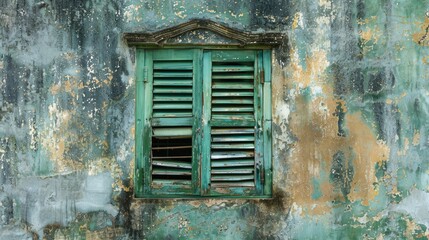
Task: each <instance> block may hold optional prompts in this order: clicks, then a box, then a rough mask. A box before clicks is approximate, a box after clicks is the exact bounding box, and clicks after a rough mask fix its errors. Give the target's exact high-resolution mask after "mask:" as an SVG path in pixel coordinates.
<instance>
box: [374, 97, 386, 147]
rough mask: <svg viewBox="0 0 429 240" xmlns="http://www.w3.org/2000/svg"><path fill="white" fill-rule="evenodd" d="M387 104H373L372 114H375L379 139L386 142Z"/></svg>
mask: <svg viewBox="0 0 429 240" xmlns="http://www.w3.org/2000/svg"><path fill="white" fill-rule="evenodd" d="M385 108H386V103H385V102H374V103H373V104H372V112H373V114H374V121H375V125H376V128H377V139H379V140H384V141H385V140H386V130H385V122H384V120H385V114H386V111H385Z"/></svg>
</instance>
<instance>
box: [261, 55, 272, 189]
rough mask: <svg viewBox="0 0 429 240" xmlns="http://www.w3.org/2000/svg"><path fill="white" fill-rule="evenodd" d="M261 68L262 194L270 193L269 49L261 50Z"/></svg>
mask: <svg viewBox="0 0 429 240" xmlns="http://www.w3.org/2000/svg"><path fill="white" fill-rule="evenodd" d="M262 67H263V69H264V80H265V83H264V86H263V88H264V89H263V90H264V91H263V103H264V105H263V109H262V110H263V122H264V159H263V160H264V166H263V167H264V168H265V171H264V174H265V177H264V179H265V182H264V192H263V194H264V195H268V196H271V195H272V181H273V175H272V169H273V168H272V117H271V116H272V105H271V101H272V100H271V97H272V90H271V51H270V50H264V51H263V66H262Z"/></svg>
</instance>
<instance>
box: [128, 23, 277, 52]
mask: <svg viewBox="0 0 429 240" xmlns="http://www.w3.org/2000/svg"><path fill="white" fill-rule="evenodd" d="M124 38H125V40H126V41H127V43H128V44H129V45H139V46H146V47H162V46H165V45H167V46H179V45H194V46H195V45H204V46H207V45H222V46H225V45H229V46H242V47H248V46H250V47H251V46H271V47H274V46H277V45H280V44H282V43H283V42H284V41H285V40H286V36H285V35H284V34H282V33H278V32H261V33H259V32H258V33H254V32H244V31H240V30H237V29H234V28H230V27H227V26H224V25H222V24H219V23H216V22H213V21H211V20H207V19H194V20H191V21H189V22H186V23H182V24H179V25H177V26H174V27H170V28H167V29H164V30H161V31H157V32H152V33H125V34H124Z"/></svg>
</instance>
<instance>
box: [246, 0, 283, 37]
mask: <svg viewBox="0 0 429 240" xmlns="http://www.w3.org/2000/svg"><path fill="white" fill-rule="evenodd" d="M290 9H291V3H290V0H265V1H259V0H252V1H251V9H250V16H251V19H250V27H251V28H252V29H253V30H256V29H258V28H262V29H267V30H281V29H284V28H285V26H286V25H287V24H288V23H290V22H291V19H290V16H291V14H290Z"/></svg>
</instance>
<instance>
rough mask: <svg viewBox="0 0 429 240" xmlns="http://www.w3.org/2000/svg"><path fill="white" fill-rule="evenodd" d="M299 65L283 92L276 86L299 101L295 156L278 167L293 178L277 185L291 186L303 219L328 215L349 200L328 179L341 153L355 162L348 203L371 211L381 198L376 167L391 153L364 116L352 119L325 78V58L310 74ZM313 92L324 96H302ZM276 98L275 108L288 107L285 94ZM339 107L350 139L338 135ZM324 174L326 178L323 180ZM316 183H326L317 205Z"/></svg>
mask: <svg viewBox="0 0 429 240" xmlns="http://www.w3.org/2000/svg"><path fill="white" fill-rule="evenodd" d="M291 56H293V51H292V53H291ZM296 60H297V59H292V62H291V64H290V66H289V67H288V69H286V70H287V71H286V72H289V73H290V74H288V76H286V78H284V80H285V81H284V82H283V83H282V84H283V86H277V84H275V86H276V87H280V88H283V87H285V88H287V89H295V90H294V93H295V94H294V96H291V98H294V101H293V102H294V106H293V109H294V111H292V112H291V114H290V116H289V126H288V127H289V130H290V131H291V132H292V134H293V136H294V139H296V140H295V142H294V144H293V145H292V146H291V151H290V152H291V153H290V155H289V156H279V161H281V162H287V163H288V174H287V176H279V178H283V180H280V179H275V182H283V181H284V182H286V184H287V188H286V191H287V192H288V193H289V194H290V201H291V202H293V203H296V204H297V205H299V206H300V207H302V209H303V212H302V213H303V214H307V213H309V214H325V213H326V212H329V211H330V210H331V205H332V204H331V203H332V201H334V200H339V201H342V200H345V199H344V196H343V194H342V193H341V192H339V191H334V187H333V185H332V183H331V182H330V181H329V177H328V178H327V177H326V174H327V175H328V176H329V174H330V171H331V166H332V159H333V156H334V155H335V154H336V153H337V152H339V151H341V152H343V153H344V155H345V158H346V159H352V167H353V171H354V174H353V180H352V182H351V188H350V193H349V194H348V200H350V201H361V202H362V204H363V205H368V204H369V202H370V201H371V200H373V199H374V198H375V196H376V195H377V194H378V193H377V189H375V188H374V187H373V186H374V185H373V183H374V182H377V178H376V176H375V166H376V164H377V163H381V162H382V161H383V160H387V159H388V157H389V151H390V150H389V148H388V147H387V145H386V144H385V143H383V142H380V141H378V140H377V136H376V135H375V134H374V132H373V130H372V128H371V127H370V126H368V124H366V123H365V122H364V121H363V119H362V117H361V114H360V112H355V113H348V112H347V103H346V102H345V101H344V100H340V99H337V98H336V97H335V96H334V91H333V87H332V86H331V85H332V83H330V81H329V76H328V75H327V74H326V73H325V70H326V69H327V67H328V66H329V62H328V61H327V59H326V53H324V52H323V51H318V52H315V53H314V54H313V55H312V56H309V57H307V58H306V65H307V67H306V69H304V68H303V67H302V66H300V65H299V63H298V61H296ZM279 85H280V84H279ZM308 88H310V89H311V90H310V91H312V89H321V93H318V94H312V95H311V99H310V100H309V98H308V96H305V94H304V91H303V90H304V89H307V90H308ZM318 91H319V90H318ZM274 93H275V94H274V107H275V108H281V107H286V106H285V104H284V101H283V99H280V98H279V96H281V94H280V92H276V91H274ZM306 94H307V95H308V91H307V93H306ZM339 104H341V106H342V108H343V111H344V112H345V118H344V119H345V125H344V130H345V132H346V135H345V136H340V135H339V134H338V116H336V114H335V112H336V108H337V106H338V105H339ZM291 108H292V107H291ZM276 117H277V118H276ZM276 117H275V122H276V123H277V124H279V125H281V122H282V121H283V120H282V119H279V118H278V116H276ZM283 130H284V129H283ZM282 157H283V158H284V159H282ZM322 171H323V173H324V174H325V178H323V179H322V178H321V173H322ZM312 179H320V180H321V182H320V184H319V185H320V186H319V188H320V192H321V193H322V194H321V196H320V197H318V198H317V199H313V198H312V193H313V191H314V186H313V181H312Z"/></svg>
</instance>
